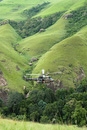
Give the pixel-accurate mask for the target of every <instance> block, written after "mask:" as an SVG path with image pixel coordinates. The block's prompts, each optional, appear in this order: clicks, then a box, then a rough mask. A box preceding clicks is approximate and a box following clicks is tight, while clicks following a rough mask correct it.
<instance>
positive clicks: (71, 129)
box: [0, 119, 86, 130]
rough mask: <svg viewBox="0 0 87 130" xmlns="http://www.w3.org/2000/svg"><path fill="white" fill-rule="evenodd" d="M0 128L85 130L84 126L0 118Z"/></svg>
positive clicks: (5, 129) (2, 129) (9, 129)
mask: <svg viewBox="0 0 87 130" xmlns="http://www.w3.org/2000/svg"><path fill="white" fill-rule="evenodd" d="M0 130H86V128H78V127H76V126H71V125H70V126H68V125H58V124H56V125H52V124H40V123H33V122H23V121H21V122H19V121H12V120H7V119H0Z"/></svg>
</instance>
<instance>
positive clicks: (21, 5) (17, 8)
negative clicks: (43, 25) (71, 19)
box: [0, 0, 85, 20]
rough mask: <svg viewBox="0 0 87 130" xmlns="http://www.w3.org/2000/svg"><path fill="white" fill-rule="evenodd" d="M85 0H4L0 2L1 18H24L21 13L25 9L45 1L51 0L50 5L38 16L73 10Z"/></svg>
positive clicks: (49, 0)
mask: <svg viewBox="0 0 87 130" xmlns="http://www.w3.org/2000/svg"><path fill="white" fill-rule="evenodd" d="M84 1H85V0H83V1H82V0H78V1H77V0H73V1H72V0H67V1H65V0H48V1H47V0H32V1H31V0H27V1H26V2H25V0H20V1H19V0H15V1H12V0H3V1H2V2H0V19H12V20H24V19H26V17H23V16H22V15H21V13H22V12H23V11H24V10H25V9H30V8H32V7H35V6H36V5H37V4H42V3H44V2H50V5H49V6H48V7H47V8H45V9H43V10H42V11H41V12H40V13H39V14H37V15H36V16H46V15H49V14H53V13H55V12H59V11H64V10H66V11H67V10H69V9H70V10H71V9H74V8H77V7H79V6H82V4H83V3H84Z"/></svg>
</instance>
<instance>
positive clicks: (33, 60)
mask: <svg viewBox="0 0 87 130" xmlns="http://www.w3.org/2000/svg"><path fill="white" fill-rule="evenodd" d="M37 60H38V59H37V58H35V57H33V58H32V59H31V60H30V61H31V62H35V61H37Z"/></svg>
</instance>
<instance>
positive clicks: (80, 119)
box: [72, 105, 87, 126]
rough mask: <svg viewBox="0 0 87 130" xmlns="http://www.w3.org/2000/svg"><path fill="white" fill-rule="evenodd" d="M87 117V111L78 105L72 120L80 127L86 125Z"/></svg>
mask: <svg viewBox="0 0 87 130" xmlns="http://www.w3.org/2000/svg"><path fill="white" fill-rule="evenodd" d="M86 116H87V111H86V110H85V108H82V106H81V105H77V106H76V108H75V111H74V113H73V115H72V119H73V120H74V123H75V124H77V125H78V126H83V125H86Z"/></svg>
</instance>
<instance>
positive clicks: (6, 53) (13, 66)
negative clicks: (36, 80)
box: [0, 24, 27, 91]
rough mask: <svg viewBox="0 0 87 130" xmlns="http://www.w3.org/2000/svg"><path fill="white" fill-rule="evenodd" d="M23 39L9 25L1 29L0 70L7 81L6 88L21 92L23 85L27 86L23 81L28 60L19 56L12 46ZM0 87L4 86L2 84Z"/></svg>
mask: <svg viewBox="0 0 87 130" xmlns="http://www.w3.org/2000/svg"><path fill="white" fill-rule="evenodd" d="M20 39H21V38H20V36H19V35H18V34H17V33H16V32H15V30H14V29H13V28H12V27H11V26H10V25H9V24H7V25H3V26H1V27H0V70H1V72H2V73H3V76H4V78H5V79H6V80H7V85H6V87H9V88H11V89H17V90H18V91H21V90H22V88H23V85H27V84H26V83H25V81H24V80H23V79H22V76H23V73H22V71H23V70H24V68H25V69H26V67H27V66H26V62H27V61H26V59H25V58H24V57H23V56H21V55H20V54H18V53H17V52H16V51H15V50H14V48H13V46H12V45H14V44H15V43H16V42H17V41H19V40H20ZM0 86H2V85H1V84H0Z"/></svg>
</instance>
